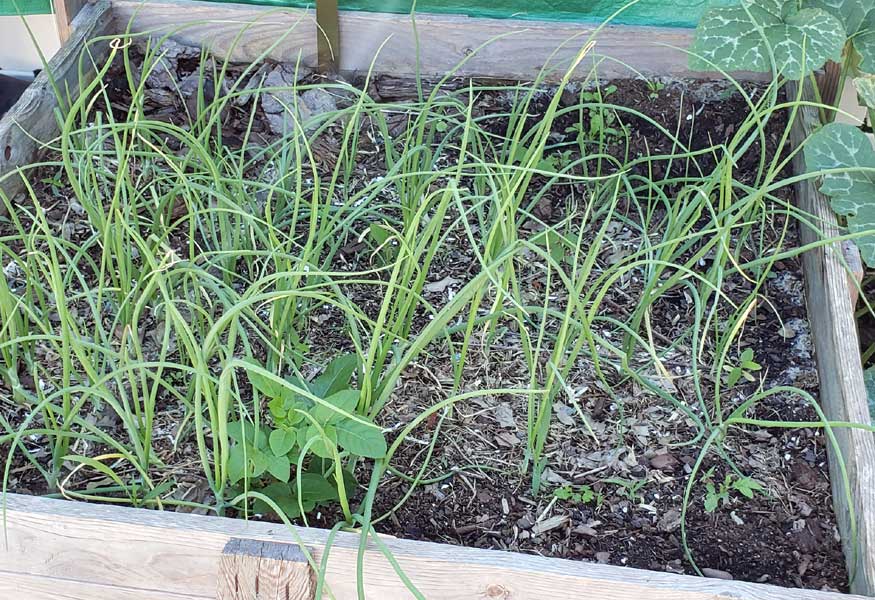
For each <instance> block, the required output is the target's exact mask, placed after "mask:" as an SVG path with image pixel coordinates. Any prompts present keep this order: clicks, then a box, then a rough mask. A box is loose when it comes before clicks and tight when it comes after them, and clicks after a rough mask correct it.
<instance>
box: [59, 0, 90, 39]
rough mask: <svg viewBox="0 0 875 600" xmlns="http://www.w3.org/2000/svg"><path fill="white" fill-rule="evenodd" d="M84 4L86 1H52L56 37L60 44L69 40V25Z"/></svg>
mask: <svg viewBox="0 0 875 600" xmlns="http://www.w3.org/2000/svg"><path fill="white" fill-rule="evenodd" d="M86 2H87V0H52V9H53V10H54V12H55V22H56V23H57V24H58V36H59V37H60V38H61V43H62V44H63V43H65V42H66V41H67V40H68V39H70V32H71V28H70V23H72V22H73V18H74V17H75V16H76V15H77V14H78V13H79V11H80V10H82V7H83V6H84V5H85V3H86Z"/></svg>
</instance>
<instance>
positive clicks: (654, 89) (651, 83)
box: [647, 80, 665, 100]
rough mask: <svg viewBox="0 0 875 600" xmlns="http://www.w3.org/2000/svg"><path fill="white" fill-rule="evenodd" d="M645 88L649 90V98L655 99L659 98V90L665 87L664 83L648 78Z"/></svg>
mask: <svg viewBox="0 0 875 600" xmlns="http://www.w3.org/2000/svg"><path fill="white" fill-rule="evenodd" d="M647 89H648V90H649V91H650V94H649V95H650V99H651V100H656V99H657V98H659V92H661V91H662V90H664V89H665V84H664V83H662V82H661V81H655V80H648V82H647Z"/></svg>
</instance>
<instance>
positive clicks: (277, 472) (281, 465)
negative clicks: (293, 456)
mask: <svg viewBox="0 0 875 600" xmlns="http://www.w3.org/2000/svg"><path fill="white" fill-rule="evenodd" d="M267 472H268V473H270V474H271V475H273V476H274V477H276V478H277V479H278V480H280V481H282V482H283V483H286V482H287V481H288V480H289V477H291V475H292V465H291V463H290V462H289V457H288V456H272V457H270V458H269V459H268V463H267Z"/></svg>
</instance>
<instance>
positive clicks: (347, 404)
mask: <svg viewBox="0 0 875 600" xmlns="http://www.w3.org/2000/svg"><path fill="white" fill-rule="evenodd" d="M360 395H361V394H360V392H359V391H358V390H343V391H340V392H337V393H336V394H332V395H331V396H328V397H327V398H325V402H327V403H328V404H330V405H331V406H333V407H335V408H337V409H339V410H342V411H344V412H346V413H350V414H353V413H354V412H355V407H356V405H357V404H358V402H359V397H360ZM310 414H311V415H312V416H313V418H314V419H316V420H317V421H319V423H334V422H337V421H339V420H341V419H345V418H349V417H347V416H345V415H342V414H341V413H338V412H337V411H335V410H332V409H331V408H329V407H327V406H324V405H322V404H317V405H316V406H314V407H313V408H312V409H310Z"/></svg>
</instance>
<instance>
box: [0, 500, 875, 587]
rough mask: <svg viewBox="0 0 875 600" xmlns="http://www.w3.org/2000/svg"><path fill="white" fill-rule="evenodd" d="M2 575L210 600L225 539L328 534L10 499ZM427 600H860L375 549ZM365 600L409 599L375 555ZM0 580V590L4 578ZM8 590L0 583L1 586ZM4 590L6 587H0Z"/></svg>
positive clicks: (316, 551)
mask: <svg viewBox="0 0 875 600" xmlns="http://www.w3.org/2000/svg"><path fill="white" fill-rule="evenodd" d="M6 524H7V525H6V531H5V535H6V538H7V539H8V545H7V546H5V547H4V546H3V545H2V544H0V564H2V565H3V569H4V570H5V572H7V573H8V572H12V573H17V574H27V575H33V576H50V577H57V578H67V579H72V580H76V581H82V582H87V583H89V584H93V585H103V586H124V587H125V588H126V589H142V590H154V591H166V592H167V593H168V597H171V598H172V596H171V595H170V594H178V595H185V594H188V595H191V596H196V597H200V596H211V595H214V594H215V590H216V579H217V576H218V572H219V563H220V561H221V557H222V553H223V551H224V548H225V545H226V544H227V543H228V541H229V540H230V539H231V538H234V537H239V538H247V539H253V540H264V541H273V542H280V543H298V541H300V542H301V543H303V544H304V545H305V546H306V547H307V548H310V549H312V553H313V557H314V558H315V560H316V561H320V560H321V558H322V555H323V553H324V551H325V547H326V542H327V539H328V532H326V531H323V530H317V529H304V528H298V529H296V530H295V534H292V533H291V532H290V531H289V530H288V529H286V528H285V527H283V526H281V525H274V524H271V523H255V522H246V521H242V520H235V519H224V518H217V517H203V516H198V515H186V514H179V513H159V512H156V511H150V510H138V509H130V508H121V507H113V506H102V505H92V504H84V503H70V502H63V501H58V500H47V499H43V498H34V497H28V496H18V495H14V494H11V495H9V496H7V509H6ZM358 539H359V538H358V536H357V535H355V534H348V533H341V534H338V535H337V537H336V538H335V540H334V543H333V544H332V546H331V549H330V553H329V558H328V563H327V569H326V573H325V580H326V584H327V585H328V587H329V588H330V590H331V592H332V593H333V594H334V595H335V597H336V598H338V600H345V599H353V598H356V597H357V594H356V577H355V573H356V554H357V549H358ZM383 541H384V543H385V545H386V547H387V548H388V550H389V551H390V552H391V553H392V554H393V555H394V557H395V559H396V560H397V561H398V563H399V564H400V566H401V568H402V569H404V571H405V573H406V574H407V575H408V576H409V577H410V579H411V580H412V581H413V583H414V584H415V585H416V586H417V588H418V589H419V591H420V592H421V593H422V594H423V595H424V596H425V597H426V598H441V599H443V600H457V599H458V600H462V599H465V600H471V599H474V598H513V599H514V600H544V599H546V598H598V599H599V600H639V599H640V598H647V599H648V600H721V599H729V598H733V599H735V600H744V599H749V600H841V599H844V600H852V599H853V600H862V597H859V596H843V595H841V594H832V593H827V592H820V591H811V590H789V589H783V588H778V587H772V586H766V585H760V584H753V583H742V582H736V581H722V580H715V579H702V578H696V577H688V576H682V575H672V574H669V573H657V572H649V571H641V570H637V569H627V568H621V567H612V566H607V565H595V564H591V563H582V562H576V561H568V560H559V559H549V558H541V557H535V556H528V555H522V554H514V553H508V552H498V551H490V550H478V549H474V548H461V547H457V546H448V545H443V544H432V543H424V542H414V541H406V540H397V539H395V538H391V537H385V538H383ZM364 574H365V575H364V579H365V581H364V586H365V590H366V593H367V597H368V598H374V599H379V600H393V599H396V598H398V599H400V598H410V597H412V595H411V594H410V593H409V591H408V590H406V589H405V587H404V585H403V584H402V583H401V581H400V579H399V577H398V575H397V574H396V573H395V571H394V569H393V568H392V566H391V564H390V563H389V562H388V561H387V560H386V558H385V557H384V556H383V555H382V553H381V552H379V551H378V550H377V549H376V548H374V547H373V545H371V546H370V547H369V549H368V551H367V552H366V554H365V562H364ZM3 576H4V575H3V572H0V579H2V578H3ZM2 585H8V584H3V583H0V586H2ZM0 589H2V587H0Z"/></svg>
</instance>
